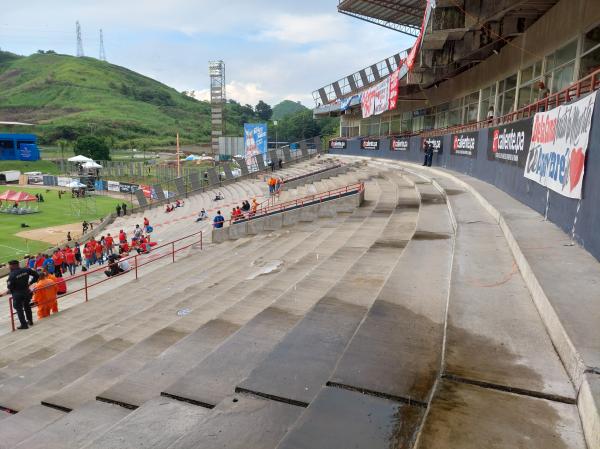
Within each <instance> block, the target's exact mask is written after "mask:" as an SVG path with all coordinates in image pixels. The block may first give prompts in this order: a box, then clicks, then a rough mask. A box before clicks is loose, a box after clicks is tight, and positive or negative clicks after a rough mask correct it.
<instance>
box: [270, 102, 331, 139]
mask: <svg viewBox="0 0 600 449" xmlns="http://www.w3.org/2000/svg"><path fill="white" fill-rule="evenodd" d="M338 123H339V121H338V120H336V119H335V118H325V119H319V120H316V119H315V118H314V117H313V113H312V111H311V110H310V109H306V108H305V109H304V110H302V111H298V112H296V113H295V114H292V115H288V116H287V117H284V118H283V119H281V120H280V121H279V123H278V124H277V129H278V134H279V140H284V141H287V142H298V141H300V140H305V139H310V138H312V137H317V136H326V135H332V134H336V129H337V126H338Z"/></svg>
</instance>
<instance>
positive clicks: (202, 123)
mask: <svg viewBox="0 0 600 449" xmlns="http://www.w3.org/2000/svg"><path fill="white" fill-rule="evenodd" d="M240 109H241V106H240V105H239V104H237V103H235V102H230V103H229V104H228V105H227V108H226V117H227V134H229V135H241V133H242V127H241V124H243V121H242V120H248V119H250V118H249V117H247V115H248V114H247V111H241V110H240ZM0 120H6V121H24V122H30V123H35V124H36V125H38V126H36V127H35V129H34V132H35V133H36V134H38V136H39V137H40V141H41V143H53V142H55V141H56V140H57V139H67V140H70V141H73V140H75V139H76V138H77V137H78V136H80V135H84V134H89V133H90V132H91V133H93V134H96V135H100V136H105V137H107V138H109V139H110V140H112V144H113V145H114V146H115V147H119V146H126V145H127V144H128V143H129V142H134V143H135V144H136V145H138V146H140V145H144V144H145V145H148V146H156V145H172V144H173V143H174V141H175V134H176V133H177V132H179V133H180V136H181V139H182V142H183V143H184V144H186V143H208V142H209V141H210V105H209V104H208V103H207V102H203V101H198V100H195V99H193V98H190V97H188V96H186V95H184V94H182V93H180V92H177V91H176V90H175V89H172V88H170V87H168V86H166V85H164V84H162V83H159V82H158V81H155V80H153V79H151V78H148V77H146V76H143V75H140V74H138V73H135V72H133V71H131V70H128V69H126V68H124V67H120V66H116V65H113V64H110V63H107V62H103V61H99V60H97V59H93V58H76V57H73V56H67V55H58V54H54V53H52V54H49V53H44V54H34V55H31V56H28V57H21V56H17V55H14V54H12V53H7V52H0ZM240 121H241V123H240ZM2 131H3V130H2V129H1V128H0V132H2Z"/></svg>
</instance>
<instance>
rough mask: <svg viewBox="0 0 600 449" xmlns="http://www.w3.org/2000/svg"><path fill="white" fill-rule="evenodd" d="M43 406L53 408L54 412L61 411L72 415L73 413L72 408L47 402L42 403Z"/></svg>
mask: <svg viewBox="0 0 600 449" xmlns="http://www.w3.org/2000/svg"><path fill="white" fill-rule="evenodd" d="M41 404H42V405H43V406H44V407H48V408H53V409H54V410H59V411H61V412H65V413H71V412H72V411H73V409H72V408H69V407H63V406H62V405H56V404H51V403H49V402H45V401H42V402H41Z"/></svg>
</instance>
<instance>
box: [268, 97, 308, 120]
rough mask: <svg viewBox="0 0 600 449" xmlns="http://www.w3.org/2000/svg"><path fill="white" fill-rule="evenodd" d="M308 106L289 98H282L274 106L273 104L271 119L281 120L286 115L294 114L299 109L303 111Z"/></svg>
mask: <svg viewBox="0 0 600 449" xmlns="http://www.w3.org/2000/svg"><path fill="white" fill-rule="evenodd" d="M307 109H308V108H307V107H306V106H303V105H302V104H300V103H297V102H295V101H290V100H283V101H282V102H281V103H279V104H278V105H276V106H273V117H272V119H273V120H281V119H282V118H284V117H287V116H288V115H292V114H295V113H297V112H300V111H305V110H307Z"/></svg>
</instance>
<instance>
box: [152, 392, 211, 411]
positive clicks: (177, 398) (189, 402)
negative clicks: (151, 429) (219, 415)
mask: <svg viewBox="0 0 600 449" xmlns="http://www.w3.org/2000/svg"><path fill="white" fill-rule="evenodd" d="M160 395H161V396H163V397H165V398H171V399H175V400H176V401H179V402H186V403H188V404H192V405H196V406H198V407H204V408H207V409H213V408H215V405H214V404H207V403H206V402H202V401H196V400H194V399H189V398H184V397H181V396H177V395H174V394H169V393H165V392H164V391H163V392H162V393H160Z"/></svg>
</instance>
